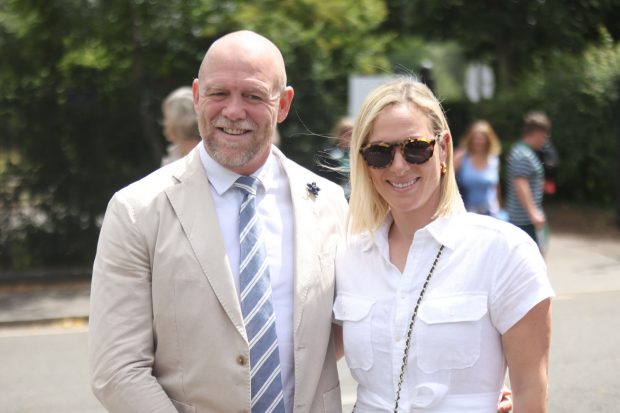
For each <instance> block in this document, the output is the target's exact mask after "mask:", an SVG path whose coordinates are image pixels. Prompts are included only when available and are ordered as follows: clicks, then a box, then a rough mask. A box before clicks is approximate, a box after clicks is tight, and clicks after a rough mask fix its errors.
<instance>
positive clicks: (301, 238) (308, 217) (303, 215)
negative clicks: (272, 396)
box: [275, 150, 320, 332]
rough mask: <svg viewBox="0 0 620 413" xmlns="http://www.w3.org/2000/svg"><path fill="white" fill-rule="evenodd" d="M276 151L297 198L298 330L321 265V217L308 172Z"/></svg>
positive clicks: (295, 316) (296, 290) (296, 316)
mask: <svg viewBox="0 0 620 413" xmlns="http://www.w3.org/2000/svg"><path fill="white" fill-rule="evenodd" d="M275 152H276V154H277V155H278V156H279V157H280V159H281V161H282V165H283V166H284V170H285V172H286V174H287V176H288V180H289V184H290V186H291V197H292V202H293V216H294V231H295V235H294V239H295V253H294V257H293V259H294V263H295V264H294V269H295V273H294V277H295V279H294V289H295V298H294V315H293V317H294V318H293V329H294V331H295V332H296V331H297V329H298V328H299V326H300V323H301V318H302V313H303V309H304V306H305V303H306V299H307V296H308V290H309V288H310V287H311V286H312V283H313V282H315V281H316V280H315V278H314V277H313V276H312V275H313V274H316V271H317V269H316V268H317V267H320V265H319V256H318V252H317V251H318V247H319V245H318V242H319V241H318V239H317V235H316V234H317V229H316V228H315V225H316V223H317V219H318V217H317V216H316V215H317V211H316V209H315V207H314V198H313V195H310V194H309V192H308V189H307V187H306V184H308V183H310V182H306V181H304V177H306V175H302V174H299V173H296V171H295V169H294V168H292V167H290V166H289V165H287V164H288V162H289V161H288V159H286V157H285V156H284V155H282V154H281V153H280V152H279V151H277V150H276V151H275Z"/></svg>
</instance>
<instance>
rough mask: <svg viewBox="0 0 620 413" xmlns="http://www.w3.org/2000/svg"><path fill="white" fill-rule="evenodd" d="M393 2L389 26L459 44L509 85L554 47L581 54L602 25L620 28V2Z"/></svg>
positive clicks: (390, 4) (390, 6)
mask: <svg viewBox="0 0 620 413" xmlns="http://www.w3.org/2000/svg"><path fill="white" fill-rule="evenodd" d="M388 4H389V9H390V18H389V20H388V21H387V22H386V26H387V27H388V28H390V29H393V30H399V31H401V32H405V33H414V34H424V35H425V36H427V37H430V38H432V39H437V40H454V41H457V42H459V43H460V44H461V45H462V46H463V48H464V50H465V53H466V56H467V57H468V58H475V59H476V60H485V61H491V62H492V63H493V64H494V66H495V68H496V70H497V74H498V80H499V84H500V85H501V86H503V87H508V86H510V85H513V84H515V83H514V82H515V81H516V80H517V79H518V77H519V76H520V75H521V74H523V73H524V72H525V71H527V70H528V69H529V67H530V65H531V64H532V62H533V60H535V59H536V58H538V57H541V56H546V55H547V54H548V53H549V51H550V50H558V51H565V52H570V53H575V52H579V51H580V50H582V49H583V48H584V47H586V46H587V45H588V43H589V42H591V41H592V40H596V39H597V38H598V30H599V27H600V26H603V27H607V28H608V31H609V30H613V31H614V32H613V33H614V34H617V32H618V28H617V27H618V24H617V22H618V19H617V17H619V16H618V15H619V7H618V6H619V4H618V1H617V0H612V1H600V0H572V1H562V2H559V1H531V0H510V1H498V2H490V1H488V0H468V1H463V0H449V1H443V0H418V1H411V2H403V1H389V2H388ZM614 16H615V17H616V18H615V19H614V18H613V17H614Z"/></svg>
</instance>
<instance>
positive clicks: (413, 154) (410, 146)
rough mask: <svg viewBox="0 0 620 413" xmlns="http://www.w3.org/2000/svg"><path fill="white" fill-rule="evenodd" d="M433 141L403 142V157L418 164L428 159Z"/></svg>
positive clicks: (432, 147) (431, 154)
mask: <svg viewBox="0 0 620 413" xmlns="http://www.w3.org/2000/svg"><path fill="white" fill-rule="evenodd" d="M434 148H435V141H431V142H426V141H422V140H412V141H409V142H407V143H406V144H405V150H404V152H405V159H406V160H407V162H409V163H414V164H420V163H424V162H426V161H428V160H429V159H431V157H432V156H433V149H434Z"/></svg>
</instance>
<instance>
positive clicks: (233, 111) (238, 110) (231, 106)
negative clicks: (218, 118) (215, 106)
mask: <svg viewBox="0 0 620 413" xmlns="http://www.w3.org/2000/svg"><path fill="white" fill-rule="evenodd" d="M222 115H224V116H225V117H226V118H228V119H230V120H240V119H245V104H244V101H243V97H242V96H238V95H231V96H229V98H228V99H227V101H226V105H225V106H224V109H223V110H222Z"/></svg>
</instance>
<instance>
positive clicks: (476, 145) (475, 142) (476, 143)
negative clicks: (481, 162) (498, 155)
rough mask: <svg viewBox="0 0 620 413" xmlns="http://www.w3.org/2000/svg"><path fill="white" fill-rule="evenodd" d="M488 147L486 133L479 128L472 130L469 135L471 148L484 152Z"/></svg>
mask: <svg viewBox="0 0 620 413" xmlns="http://www.w3.org/2000/svg"><path fill="white" fill-rule="evenodd" d="M488 147H489V138H488V137H487V134H486V133H485V132H484V131H483V130H481V129H477V130H475V131H474V133H473V134H472V137H471V148H472V150H473V151H474V152H486V151H487V150H488Z"/></svg>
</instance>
